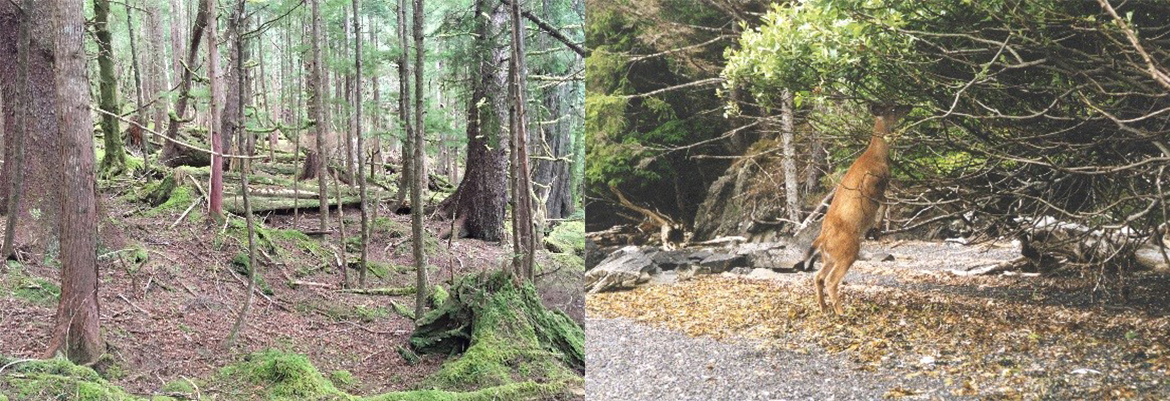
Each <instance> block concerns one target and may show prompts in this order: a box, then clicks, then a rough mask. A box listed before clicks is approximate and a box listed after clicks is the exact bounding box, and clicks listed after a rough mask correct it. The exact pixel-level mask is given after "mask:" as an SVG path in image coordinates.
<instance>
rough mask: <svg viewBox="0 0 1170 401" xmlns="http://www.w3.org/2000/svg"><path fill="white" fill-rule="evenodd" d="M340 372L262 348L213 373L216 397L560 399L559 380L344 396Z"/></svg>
mask: <svg viewBox="0 0 1170 401" xmlns="http://www.w3.org/2000/svg"><path fill="white" fill-rule="evenodd" d="M345 376H347V375H346V374H344V373H342V374H338V372H334V373H333V374H331V375H330V377H329V378H326V377H325V376H324V375H322V374H321V372H319V371H318V370H317V368H316V367H314V366H313V364H312V363H311V362H309V359H308V358H307V357H305V356H304V355H301V354H295V353H285V352H282V351H278V350H265V351H261V352H258V353H255V354H251V355H248V356H247V357H245V358H244V360H243V361H241V362H238V363H235V364H233V365H230V366H227V367H225V368H223V369H220V371H219V373H217V374H216V376H215V377H214V379H213V380H214V381H215V383H216V384H217V386H218V388H220V389H222V394H221V395H222V396H223V398H224V399H229V400H273V401H283V400H306V401H334V400H345V401H481V400H482V401H488V400H547V399H564V398H567V397H565V396H564V394H565V393H566V392H567V390H566V388H567V386H566V384H564V382H558V383H544V384H541V383H536V382H532V381H527V382H521V383H512V384H508V385H504V386H497V387H490V388H484V389H479V390H475V391H468V392H451V391H443V390H434V389H430V390H419V391H406V392H394V393H386V394H379V395H374V396H369V397H358V396H353V395H350V394H348V393H346V392H344V391H342V390H340V389H338V388H337V384H335V382H342V383H343V385H344V381H345Z"/></svg>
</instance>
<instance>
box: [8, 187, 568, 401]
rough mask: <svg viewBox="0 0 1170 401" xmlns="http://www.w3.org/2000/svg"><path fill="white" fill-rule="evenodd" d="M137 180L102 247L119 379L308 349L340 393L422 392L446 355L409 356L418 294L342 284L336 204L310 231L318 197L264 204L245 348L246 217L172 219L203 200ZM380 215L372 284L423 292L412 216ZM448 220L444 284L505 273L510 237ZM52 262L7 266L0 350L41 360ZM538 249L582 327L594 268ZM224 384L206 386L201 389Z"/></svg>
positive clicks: (557, 303)
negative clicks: (238, 324)
mask: <svg viewBox="0 0 1170 401" xmlns="http://www.w3.org/2000/svg"><path fill="white" fill-rule="evenodd" d="M227 185H230V184H227ZM237 185H238V184H237ZM136 186H141V182H137V183H136V181H135V180H126V182H123V183H121V184H116V183H115V184H111V183H108V182H106V183H103V185H102V189H101V190H100V191H99V197H100V199H99V202H100V204H101V205H102V206H101V209H102V213H103V216H104V218H103V220H102V222H101V224H100V235H99V238H100V240H99V250H98V254H99V261H98V268H99V271H100V275H101V282H100V284H99V297H100V305H101V326H102V333H103V338H104V340H105V341H106V343H107V345H108V346H109V353H110V355H111V356H112V357H113V360H112V363H111V364H110V366H107V367H105V368H103V369H99V370H100V371H102V373H103V376H104V377H105V378H106V379H109V380H110V382H111V383H113V384H115V385H118V386H121V387H123V388H125V389H126V391H128V392H130V393H132V394H139V395H150V394H159V393H160V389H162V388H163V387H164V386H165V385H166V383H170V382H175V381H183V380H186V379H188V378H207V377H210V376H212V375H213V374H214V373H215V372H216V371H217V370H218V369H220V368H221V367H224V366H227V365H229V364H231V363H233V362H235V361H238V360H239V359H240V358H241V356H243V355H248V354H251V353H253V352H257V351H261V350H264V349H270V348H271V349H279V350H282V351H285V352H294V353H301V354H305V355H307V356H308V358H309V360H310V361H311V362H312V363H313V364H314V365H315V366H316V367H317V368H318V369H320V371H321V372H322V373H323V374H324V375H325V377H327V378H330V379H331V380H333V379H335V380H333V381H334V383H335V384H336V385H337V387H338V388H339V389H342V390H344V391H347V392H349V393H353V394H377V393H383V392H388V391H401V390H413V389H416V388H417V386H418V384H419V383H420V382H422V381H423V380H424V379H425V378H426V377H428V376H429V375H431V374H433V373H435V372H436V371H437V370H438V369H439V367H440V366H441V365H442V364H443V362H444V361H445V360H446V358H447V357H446V356H442V355H423V356H421V357H420V359H419V360H418V361H409V360H407V357H406V356H404V355H402V354H401V353H400V352H399V348H409V344H408V343H407V340H408V338H409V336H410V334H411V331H412V330H413V328H414V322H413V320H412V319H410V318H407V317H404V316H403V315H402V314H400V313H398V312H396V308H395V306H394V305H393V304H392V303H391V302H392V301H393V302H394V303H397V304H398V305H400V306H401V308H400V309H404V310H409V311H413V310H414V305H415V303H414V299H415V295H414V293H413V291H406V292H407V293H405V294H403V295H399V296H371V295H358V294H350V293H342V292H340V291H339V288H338V287H339V285H338V284H339V283H340V281H341V275H340V271H339V269H338V266H339V265H340V264H339V262H340V255H342V254H344V253H343V252H340V249H341V246H339V242H340V239H339V237H338V235H337V233H338V232H339V227H338V219H337V217H338V215H337V213H336V209H335V210H333V211H332V213H331V214H330V222H329V225H328V227H327V228H326V230H324V231H326V232H329V233H328V234H325V235H323V236H321V235H317V236H307V235H304V234H303V233H302V232H301V231H305V232H311V231H317V230H318V229H319V227H318V222H317V221H318V220H317V218H318V215H317V213H316V212H315V204H314V205H313V206H314V207H313V209H314V211H309V212H303V213H301V214H300V215H299V218H297V219H294V218H293V216H292V215H288V214H276V213H270V212H266V213H261V214H258V216H257V217H258V218H257V221H258V222H260V223H263V226H262V231H261V232H260V235H259V237H260V238H259V239H260V240H259V242H258V245H257V248H258V255H257V260H258V262H260V265H261V266H260V269H259V270H258V271H257V272H258V278H259V280H258V285H257V289H258V290H259V291H258V292H261V291H262V292H265V293H267V295H265V296H259V295H258V296H256V297H255V298H254V300H253V304H252V309H251V311H250V312H249V314H248V317H247V325H246V327H245V328H244V329H243V330H242V333H241V335H240V339H239V340H238V343H237V345H236V347H235V348H233V349H228V348H227V347H226V340H227V338H228V334H229V332H230V330H231V328H232V325H233V323H234V322H235V319H236V316H237V314H238V311H239V308H240V307H241V305H242V304H243V302H244V299H245V297H246V283H247V276H246V272H247V269H248V267H247V266H246V263H245V262H244V261H245V260H246V259H247V258H246V256H247V249H248V248H247V242H246V241H247V234H246V230H245V229H244V228H243V227H245V226H244V219H243V218H242V217H239V216H232V217H229V219H228V222H227V224H226V225H212V224H211V223H209V222H208V220H207V219H206V218H204V217H202V216H203V213H204V212H205V208H206V205H205V203H201V204H200V205H199V206H198V207H196V208H194V212H193V213H191V214H190V215H188V216H187V217H185V219H184V221H182V222H180V223H178V224H177V225H175V226H174V227H173V228H172V227H171V225H172V223H173V222H174V221H175V220H176V219H177V218H178V217H179V216H180V215H181V213H183V212H184V211H185V209H186V208H187V205H188V204H189V203H191V201H192V199H184V200H183V202H181V203H180V204H175V205H170V206H167V207H162V206H160V207H155V208H151V207H150V206H149V205H143V204H141V203H138V202H133V201H130V200H128V197H127V195H128V194H132V193H134V192H135V187H136ZM225 186H226V185H225ZM302 188H303V187H302ZM311 188H315V187H311ZM172 199H175V197H174V196H172ZM225 200H227V199H225ZM390 202H392V201H390ZM344 212H345V218H344V220H345V236H346V238H347V240H348V241H350V242H356V237H357V235H358V233H359V231H360V230H359V227H360V214H359V213H360V212H359V210H358V209H357V208H356V207H347V208H345V210H344ZM378 216H379V218H378V219H377V220H376V221H375V222H374V224H373V225H372V228H371V231H372V234H371V238H370V243H369V248H368V249H369V259H370V261H371V270H370V272H369V273H368V276H367V278H366V280H367V281H366V285H365V287H366V288H400V289H401V288H408V287H411V288H412V287H413V285H414V283H415V269H414V268H413V260H412V258H411V256H410V255H411V244H410V242H409V238H410V237H409V228H410V216H409V215H397V214H394V213H391V212H390V211H389V210H388V208H387V206H385V204H383V206H382V208H381V209H380V210H379V213H378ZM445 224H448V223H445V222H443V221H440V220H437V219H436V220H428V222H427V223H426V225H427V227H426V231H427V233H428V235H427V237H426V241H425V242H426V245H425V247H426V249H427V255H428V264H429V265H430V271H429V273H428V274H429V277H430V282H431V283H432V284H439V285H442V286H444V287H446V288H450V287H449V286H450V284H451V283H452V281H453V280H454V279H455V278H456V277H460V276H461V275H464V274H467V273H474V272H481V271H492V270H498V269H499V268H500V267H501V266H503V265H504V263H506V262H507V261H508V253H509V252H510V251H509V250H508V249H507V248H506V244H501V243H491V242H484V241H480V240H474V239H456V240H453V241H450V243H448V241H445V240H444V241H439V240H438V239H436V238H435V233H437V232H439V231H440V230H441V229H442V227H443V226H444V225H445ZM33 241H34V242H35V239H33ZM354 245H356V244H351V246H350V249H349V252H347V254H348V256H346V258H347V259H348V260H347V264H348V265H349V266H350V268H349V279H350V283H351V287H357V277H358V269H357V264H358V263H357V260H356V259H357V253H356V252H354V251H355V250H354V249H353V248H354ZM31 259H41V258H31ZM43 259H44V260H25V261H24V263H23V264H17V263H15V262H9V264H8V266H7V269H6V270H7V271H6V272H3V273H2V274H0V328H3V329H2V330H0V355H3V356H8V357H16V358H39V357H42V356H43V353H44V350H45V349H46V347H47V342H48V340H49V334H50V330H51V328H52V324H53V320H54V313H55V308H56V304H57V300H56V298H57V294H59V286H58V284H57V283H58V282H59V279H58V268H57V266H54V265H53V262H52V261H51V258H43ZM537 259H538V263H540V264H541V266H544V267H545V268H547V269H548V271H549V273H548V274H545V275H543V276H542V277H540V278H539V280H538V283H537V288H538V291H539V293H540V294H541V295H542V298H543V301H544V303H545V306H547V307H549V308H551V309H559V310H562V311H564V312H566V313H567V314H569V315H571V316H572V317H573V318H574V319H575V320H577V322H578V323H583V319H584V312H583V311H584V299H583V297H582V296H580V295H579V293H580V284H579V283H580V279H581V276H582V274H583V273H584V272H583V271H582V270H581V268H580V267H578V268H571V267H567V268H561V269H554V268H552V267H556V266H560V265H559V264H558V263H560V260H561V259H558V258H554V257H553V255H550V254H548V253H542V254H541V255H539V256H538V258H537ZM0 270H5V269H0ZM412 356H413V355H412ZM215 392H216V389H215V388H204V389H202V393H203V394H214V393H215Z"/></svg>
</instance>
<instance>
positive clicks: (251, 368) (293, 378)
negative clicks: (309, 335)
mask: <svg viewBox="0 0 1170 401" xmlns="http://www.w3.org/2000/svg"><path fill="white" fill-rule="evenodd" d="M213 380H214V381H215V382H216V383H218V384H219V385H220V388H221V389H223V391H224V395H225V396H226V397H227V398H228V399H233V400H235V399H261V400H313V401H323V400H352V399H354V398H353V396H350V395H349V394H345V393H344V392H342V391H341V390H338V389H337V387H336V386H334V385H333V382H331V381H329V380H328V379H326V378H325V377H324V376H322V375H321V372H319V371H318V370H317V368H316V367H314V366H313V364H312V363H311V362H309V358H308V357H306V356H304V355H301V354H292V353H285V352H281V351H277V350H265V351H261V352H257V353H255V354H251V355H248V356H245V357H244V360H243V361H240V362H238V363H235V364H232V365H229V366H227V367H224V368H223V369H220V370H219V373H218V374H216V375H215V378H214V379H213Z"/></svg>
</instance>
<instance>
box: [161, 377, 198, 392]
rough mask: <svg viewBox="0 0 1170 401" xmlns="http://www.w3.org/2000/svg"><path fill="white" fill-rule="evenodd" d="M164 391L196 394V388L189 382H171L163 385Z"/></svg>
mask: <svg viewBox="0 0 1170 401" xmlns="http://www.w3.org/2000/svg"><path fill="white" fill-rule="evenodd" d="M162 391H163V392H165V393H182V394H194V393H195V387H193V386H192V385H191V382H189V381H187V380H171V381H169V382H167V383H166V384H164V385H163V387H162Z"/></svg>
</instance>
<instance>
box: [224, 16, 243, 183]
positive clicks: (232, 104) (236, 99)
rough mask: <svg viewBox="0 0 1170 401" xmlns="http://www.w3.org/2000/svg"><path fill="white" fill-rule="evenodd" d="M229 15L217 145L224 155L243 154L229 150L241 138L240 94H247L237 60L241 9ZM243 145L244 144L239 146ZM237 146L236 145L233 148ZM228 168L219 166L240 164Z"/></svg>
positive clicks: (239, 148) (240, 48) (240, 148)
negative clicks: (223, 93) (226, 54)
mask: <svg viewBox="0 0 1170 401" xmlns="http://www.w3.org/2000/svg"><path fill="white" fill-rule="evenodd" d="M232 9H233V11H232V14H231V15H230V16H229V17H228V24H227V40H228V62H227V70H226V73H225V74H224V77H223V82H224V83H226V86H224V89H225V94H226V96H225V97H224V104H223V112H222V114H223V116H222V117H221V119H220V124H219V125H220V128H221V129H222V130H223V131H221V135H220V136H221V139H220V143H221V144H224V146H223V150H224V152H225V153H235V154H244V153H245V149H246V146H237V147H236V148H235V149H234V151H233V149H232V143H233V140H232V138H236V137H243V136H244V132H243V124H244V120H243V118H242V113H243V107H242V106H243V105H242V104H240V102H244V101H245V100H244V99H245V96H244V93H245V92H247V90H246V88H245V85H244V74H245V73H246V72H245V71H243V66H244V63H243V62H242V60H241V58H242V57H244V45H243V43H242V42H241V41H242V39H241V38H240V35H239V32H240V31H241V30H242V29H243V23H244V21H243V19H244V16H243V14H240V13H243V12H244V11H243V10H242V9H241V7H233V8H232ZM241 143H243V144H245V145H246V142H241ZM237 145H238V144H237ZM227 164H228V166H223V168H225V169H235V168H236V167H238V165H239V164H240V160H231V161H229V162H228V163H227Z"/></svg>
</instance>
